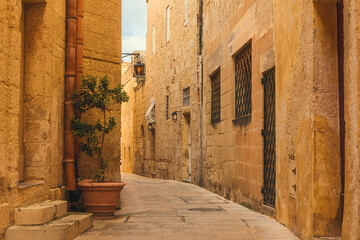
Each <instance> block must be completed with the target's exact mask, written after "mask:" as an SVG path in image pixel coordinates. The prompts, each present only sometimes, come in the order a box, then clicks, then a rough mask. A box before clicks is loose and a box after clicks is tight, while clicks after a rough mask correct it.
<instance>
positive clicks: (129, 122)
mask: <svg viewBox="0 0 360 240" xmlns="http://www.w3.org/2000/svg"><path fill="white" fill-rule="evenodd" d="M133 53H134V54H136V53H138V54H140V55H139V56H132V58H131V62H130V63H123V64H122V65H123V66H124V65H125V64H126V68H125V67H123V71H122V76H121V80H122V84H123V85H124V90H125V91H126V92H127V94H128V95H129V97H130V99H129V102H127V103H124V104H123V105H122V108H121V162H122V165H121V171H122V172H126V173H134V170H135V166H134V162H135V153H136V154H137V157H138V158H139V154H141V153H140V152H142V146H140V143H141V142H143V140H142V138H143V135H144V134H145V133H143V131H142V129H144V126H143V127H141V125H142V124H144V123H142V122H141V123H140V122H139V121H137V119H145V112H144V111H143V108H142V106H144V99H143V98H141V97H140V98H139V93H140V92H141V90H142V89H143V85H144V83H145V81H146V79H145V77H134V65H135V64H137V63H138V61H141V62H142V63H143V64H145V65H146V61H145V52H144V51H136V52H133ZM139 141H140V143H139ZM141 156H143V154H142V155H141ZM140 169H142V168H141V167H140Z"/></svg>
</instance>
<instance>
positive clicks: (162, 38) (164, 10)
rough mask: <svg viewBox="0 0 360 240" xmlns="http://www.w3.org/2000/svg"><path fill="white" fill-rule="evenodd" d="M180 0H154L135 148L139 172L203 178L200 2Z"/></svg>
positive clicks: (136, 103) (137, 103)
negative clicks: (200, 163)
mask: <svg viewBox="0 0 360 240" xmlns="http://www.w3.org/2000/svg"><path fill="white" fill-rule="evenodd" d="M180 2H181V1H173V0H166V1H163V0H151V1H148V33H147V46H148V47H147V49H146V63H147V64H146V79H145V81H144V83H142V85H141V86H139V87H138V89H136V90H135V96H134V97H133V98H134V99H133V101H134V106H135V110H134V112H133V115H134V116H133V118H134V132H133V134H134V137H133V138H134V146H133V147H132V148H131V149H133V150H131V151H133V165H134V172H135V173H138V174H142V175H145V176H149V177H158V178H164V179H176V180H183V179H186V180H189V179H190V177H191V179H192V181H195V182H199V180H200V176H199V171H198V169H199V166H198V165H197V164H198V161H197V159H199V157H200V138H199V136H200V132H199V126H200V124H199V121H200V118H199V112H200V105H199V83H198V57H197V52H198V48H199V45H198V41H197V39H198V38H197V31H198V25H197V21H198V19H197V17H198V15H197V13H198V2H197V1H196V0H191V1H189V2H188V8H187V9H186V8H185V6H184V5H183V4H182V3H180ZM166 16H167V17H166ZM184 96H186V98H187V100H185V101H187V102H185V103H184V100H183V99H184ZM151 102H155V119H154V120H155V121H154V122H153V127H155V129H154V128H153V129H152V130H151V131H149V129H148V125H149V123H151V121H149V120H147V119H146V118H145V114H146V112H147V111H148V110H149V108H150V106H151ZM173 112H177V116H178V120H177V122H174V121H172V113H173ZM189 134H190V135H189ZM123 143H124V142H123ZM124 144H125V143H124ZM126 154H127V152H126V153H125V158H126ZM123 156H124V155H123ZM123 159H124V158H123ZM124 166H126V163H125V162H124Z"/></svg>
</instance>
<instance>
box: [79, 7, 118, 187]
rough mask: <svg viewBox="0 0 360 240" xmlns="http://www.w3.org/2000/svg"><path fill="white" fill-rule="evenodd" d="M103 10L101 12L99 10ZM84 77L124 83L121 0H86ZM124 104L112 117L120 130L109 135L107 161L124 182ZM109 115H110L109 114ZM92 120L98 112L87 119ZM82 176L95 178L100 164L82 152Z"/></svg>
mask: <svg viewBox="0 0 360 240" xmlns="http://www.w3.org/2000/svg"><path fill="white" fill-rule="evenodd" d="M99 9H101V11H99ZM83 65H84V66H83V67H84V74H91V75H97V76H104V75H105V74H106V75H108V78H109V79H110V83H111V84H110V87H114V86H115V85H118V84H120V83H121V0H115V1H114V0H104V1H97V0H84V58H83ZM120 108H121V106H120V105H116V106H114V107H113V108H112V109H111V111H110V112H109V114H111V116H113V117H115V119H116V121H117V124H118V125H117V127H116V128H115V129H114V130H113V131H112V132H111V133H110V134H109V135H108V136H106V142H105V145H104V149H103V152H104V158H106V159H107V160H108V161H109V164H110V165H109V168H108V176H109V177H111V178H113V179H116V180H120V178H121V176H120V135H121V133H120V123H121V120H120V117H121V112H120ZM108 116H109V115H108ZM83 117H84V118H85V119H87V120H89V121H91V120H92V119H97V117H99V116H98V115H97V114H96V113H94V112H92V113H87V114H86V115H85V116H83ZM78 165H79V175H80V176H81V177H85V178H91V177H92V176H93V175H94V169H96V168H97V163H96V162H95V161H93V160H92V159H89V158H88V157H87V156H86V155H85V154H84V153H80V158H79V161H78Z"/></svg>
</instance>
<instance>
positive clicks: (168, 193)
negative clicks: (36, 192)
mask: <svg viewBox="0 0 360 240" xmlns="http://www.w3.org/2000/svg"><path fill="white" fill-rule="evenodd" d="M122 180H123V181H124V182H125V183H126V184H127V185H126V187H125V189H124V190H123V191H122V193H121V202H122V209H121V210H120V211H117V212H116V213H115V215H116V218H115V219H113V220H95V221H94V227H93V228H91V229H90V230H88V231H87V232H85V233H84V234H83V235H81V236H79V237H78V238H76V240H95V239H103V240H105V239H106V240H115V239H129V240H131V239H134V240H135V239H141V240H150V239H187V240H188V239H197V240H198V239H226V240H231V239H236V240H243V239H244V240H245V239H246V240H252V239H256V240H262V239H263V240H265V239H277V240H280V239H283V240H291V239H297V238H296V237H295V236H294V235H293V234H292V233H291V232H290V231H289V230H287V229H286V228H285V227H284V226H282V225H281V224H279V223H278V222H276V221H275V220H273V219H271V218H269V217H267V216H264V215H261V214H258V213H255V212H253V211H251V210H249V209H247V208H245V207H243V206H241V205H238V204H235V203H233V202H230V201H228V200H226V199H224V198H222V197H220V196H218V195H216V194H214V193H211V192H209V191H207V190H205V189H203V188H201V187H198V186H196V185H192V184H188V183H181V182H176V181H168V180H159V179H149V178H144V177H140V176H136V175H130V174H123V175H122Z"/></svg>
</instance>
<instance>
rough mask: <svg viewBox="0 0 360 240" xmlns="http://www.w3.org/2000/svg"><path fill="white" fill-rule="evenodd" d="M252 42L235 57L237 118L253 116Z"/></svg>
mask: <svg viewBox="0 0 360 240" xmlns="http://www.w3.org/2000/svg"><path fill="white" fill-rule="evenodd" d="M251 45H252V44H251V42H249V43H248V44H246V45H245V47H244V48H243V49H242V50H241V51H240V52H239V53H238V54H237V55H236V56H235V118H242V117H247V116H250V115H251V109H252V98H251V91H252V82H251V74H252V69H251V66H252V48H251Z"/></svg>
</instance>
